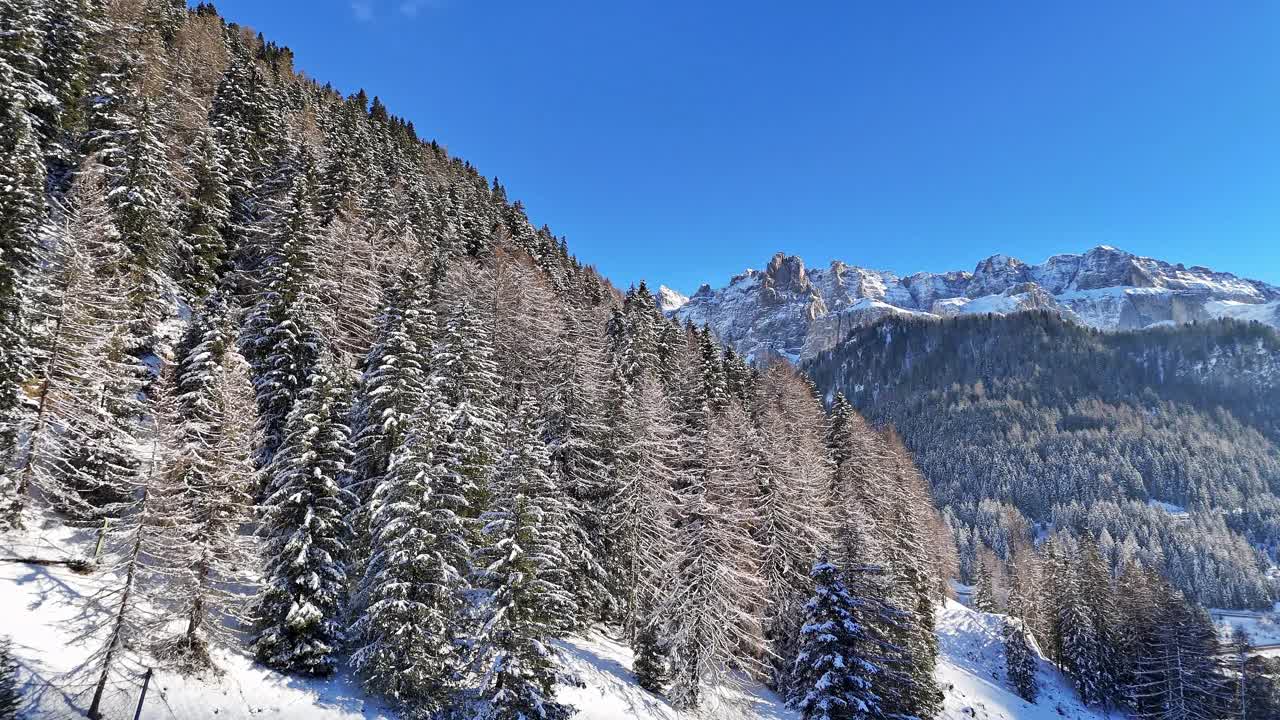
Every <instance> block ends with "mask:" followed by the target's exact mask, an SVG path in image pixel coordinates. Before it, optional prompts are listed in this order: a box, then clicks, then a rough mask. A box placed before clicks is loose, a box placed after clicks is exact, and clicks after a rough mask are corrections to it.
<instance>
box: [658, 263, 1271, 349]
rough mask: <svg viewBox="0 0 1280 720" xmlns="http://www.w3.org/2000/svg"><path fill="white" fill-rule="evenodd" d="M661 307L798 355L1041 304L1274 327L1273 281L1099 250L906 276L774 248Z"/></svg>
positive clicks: (1095, 323)
mask: <svg viewBox="0 0 1280 720" xmlns="http://www.w3.org/2000/svg"><path fill="white" fill-rule="evenodd" d="M663 309H664V310H666V311H668V312H671V313H672V314H673V315H674V316H675V317H677V318H678V319H680V320H689V321H692V322H693V323H694V324H695V325H701V324H704V323H705V324H707V325H709V326H711V328H712V329H713V330H714V331H715V332H716V333H717V334H718V335H719V337H720V338H721V339H723V340H724V341H726V342H728V343H730V344H732V345H734V346H735V347H736V348H737V349H738V350H739V351H740V352H742V353H743V354H745V355H748V356H750V357H752V358H757V357H763V356H765V355H770V354H777V355H782V356H784V357H787V358H790V359H792V360H796V359H799V358H807V357H812V356H813V355H816V354H817V353H819V352H821V351H823V350H826V349H828V348H830V347H831V346H832V345H833V344H834V343H836V342H838V341H839V340H840V339H842V338H843V337H844V335H845V334H846V333H847V332H848V330H849V329H850V328H853V327H857V326H859V325H865V324H869V323H872V322H875V321H876V320H879V319H880V318H882V317H884V316H886V315H928V316H935V317H946V316H952V315H960V314H981V313H995V314H1007V313H1011V312H1017V311H1020V310H1051V311H1054V312H1057V313H1060V314H1061V315H1063V316H1065V317H1067V318H1070V319H1071V320H1074V321H1076V322H1080V323H1082V324H1085V325H1088V326H1091V327H1095V328H1098V329H1101V330H1126V329H1137V328H1143V327H1149V326H1152V325H1159V324H1171V323H1173V324H1177V323H1186V322H1192V321H1196V320H1208V319H1211V318H1222V317H1231V318H1236V319H1239V320H1257V321H1259V322H1263V323H1266V324H1268V325H1271V326H1273V327H1280V288H1277V287H1275V286H1272V285H1268V284H1266V283H1262V282H1259V281H1256V280H1245V279H1242V278H1239V277H1236V276H1235V275H1232V274H1230V273H1223V272H1216V271H1213V270H1210V269H1208V268H1204V267H1199V266H1193V267H1186V266H1184V265H1182V264H1171V263H1167V262H1164V261H1161V260H1155V259H1152V258H1146V257H1140V256H1137V255H1134V254H1132V253H1128V252H1124V251H1123V250H1117V249H1116V248H1113V247H1108V246H1105V245H1103V246H1099V247H1096V248H1094V249H1092V250H1089V251H1088V252H1086V253H1083V254H1079V255H1055V256H1053V257H1051V258H1049V259H1048V260H1046V261H1044V262H1043V263H1041V264H1039V265H1029V264H1027V263H1025V262H1023V261H1021V260H1019V259H1017V258H1013V257H1009V256H1007V255H993V256H991V257H989V258H987V259H986V260H983V261H982V262H980V263H978V265H977V266H976V267H975V268H974V269H973V271H972V272H966V271H952V272H946V273H929V272H922V273H915V274H913V275H907V276H905V277H902V276H898V275H896V274H894V273H891V272H887V271H883V270H869V269H866V268H861V267H857V266H855V265H848V264H845V263H843V262H841V261H839V260H837V261H834V262H832V263H831V265H830V267H828V268H826V269H808V268H806V267H805V264H804V261H803V260H801V259H800V258H798V257H795V256H789V255H785V254H783V253H778V254H777V255H774V256H773V259H772V260H770V261H769V264H768V265H767V266H765V269H764V270H747V271H746V272H744V273H742V274H740V275H737V276H735V277H734V278H733V279H732V280H730V281H729V284H728V285H727V286H725V287H722V288H719V289H713V288H711V287H710V286H709V285H703V286H702V287H700V288H699V289H698V291H697V292H696V293H694V295H693V296H692V297H690V298H689V299H688V301H687V302H684V303H681V304H679V305H678V307H677V308H676V309H674V310H671V309H670V305H668V304H667V303H665V302H664V307H663Z"/></svg>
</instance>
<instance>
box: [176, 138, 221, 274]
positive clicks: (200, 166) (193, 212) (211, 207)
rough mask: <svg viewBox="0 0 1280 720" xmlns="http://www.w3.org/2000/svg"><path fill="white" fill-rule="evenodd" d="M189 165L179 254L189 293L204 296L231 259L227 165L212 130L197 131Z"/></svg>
mask: <svg viewBox="0 0 1280 720" xmlns="http://www.w3.org/2000/svg"><path fill="white" fill-rule="evenodd" d="M189 165H190V166H189V168H188V172H189V174H190V175H191V183H192V187H191V191H190V194H189V195H188V196H187V199H186V201H185V202H184V203H183V207H182V229H183V232H182V237H181V239H180V244H179V255H180V258H181V261H182V262H181V267H182V269H183V272H182V278H183V280H184V285H185V289H186V291H187V293H188V295H190V296H192V297H195V298H203V297H205V296H207V295H209V293H211V292H213V291H214V290H215V289H217V287H218V280H219V278H221V276H222V274H223V273H224V272H225V271H226V269H227V268H226V265H227V263H228V262H229V261H230V259H231V258H230V253H229V251H228V247H227V238H226V234H227V233H228V231H229V223H230V222H231V197H230V194H229V193H230V191H229V189H228V187H227V169H226V164H225V160H224V153H223V151H222V146H221V145H219V144H218V141H217V139H216V138H215V137H214V135H213V133H212V132H204V133H201V134H200V137H199V138H198V139H197V140H196V145H195V148H194V152H193V153H192V156H191V161H190V163H189Z"/></svg>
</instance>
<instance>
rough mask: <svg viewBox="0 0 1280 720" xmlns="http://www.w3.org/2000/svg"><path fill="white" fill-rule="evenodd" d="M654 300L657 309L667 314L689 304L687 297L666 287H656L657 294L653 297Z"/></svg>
mask: <svg viewBox="0 0 1280 720" xmlns="http://www.w3.org/2000/svg"><path fill="white" fill-rule="evenodd" d="M654 299H655V300H656V301H657V303H658V309H659V310H661V311H662V312H664V313H667V314H671V313H673V312H675V311H676V310H679V309H680V308H682V307H684V306H685V304H686V303H688V302H689V296H688V295H685V294H683V293H680V292H677V291H675V290H672V289H671V288H669V287H667V286H666V285H662V286H659V287H658V293H657V295H655V296H654Z"/></svg>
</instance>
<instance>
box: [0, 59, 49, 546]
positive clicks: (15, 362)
mask: <svg viewBox="0 0 1280 720" xmlns="http://www.w3.org/2000/svg"><path fill="white" fill-rule="evenodd" d="M14 74H15V71H14V69H13V68H12V67H10V66H9V64H8V63H7V62H6V61H5V60H4V59H3V58H0V468H8V467H9V465H10V463H11V462H12V460H13V454H14V450H15V442H16V441H17V433H18V424H19V407H20V403H21V398H20V393H19V386H20V385H21V382H22V380H23V378H24V377H25V376H26V374H27V371H28V370H29V369H30V368H27V367H26V362H27V360H26V358H27V357H28V350H27V342H28V330H27V326H26V325H27V322H28V321H29V318H28V317H27V316H26V313H24V311H23V308H24V305H25V304H26V296H27V294H28V293H27V291H28V287H27V286H28V284H29V279H30V275H31V273H32V271H33V270H34V269H35V267H36V255H37V248H38V245H39V240H38V230H39V223H40V219H41V217H42V215H43V191H44V166H43V164H42V163H41V161H40V150H39V147H38V146H37V144H36V139H35V133H34V131H33V129H32V126H31V120H30V117H29V116H28V114H27V107H28V102H29V100H28V99H27V98H26V97H25V95H24V94H23V92H22V91H21V89H20V87H19V86H18V84H17V83H16V80H15V77H14ZM22 504H23V498H22V497H21V496H20V488H19V486H18V483H17V482H16V481H15V479H14V478H12V477H9V478H7V479H6V477H5V475H4V474H0V527H4V526H5V525H8V524H14V523H16V522H17V521H18V511H19V509H20V508H21V506H22Z"/></svg>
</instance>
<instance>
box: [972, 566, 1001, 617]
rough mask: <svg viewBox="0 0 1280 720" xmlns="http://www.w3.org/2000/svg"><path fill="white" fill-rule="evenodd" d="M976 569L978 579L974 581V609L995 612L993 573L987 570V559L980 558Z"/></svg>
mask: <svg viewBox="0 0 1280 720" xmlns="http://www.w3.org/2000/svg"><path fill="white" fill-rule="evenodd" d="M976 565H977V567H976V568H975V569H974V573H975V574H976V577H975V578H974V581H973V609H974V610H977V611H978V612H985V613H990V612H995V611H996V599H995V590H994V589H993V588H992V587H991V573H990V571H988V569H987V564H986V562H985V559H984V558H982V557H979V558H978V561H977V563H976Z"/></svg>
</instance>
